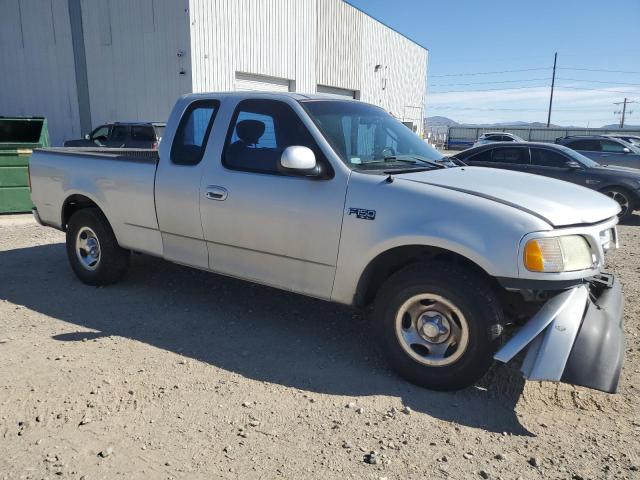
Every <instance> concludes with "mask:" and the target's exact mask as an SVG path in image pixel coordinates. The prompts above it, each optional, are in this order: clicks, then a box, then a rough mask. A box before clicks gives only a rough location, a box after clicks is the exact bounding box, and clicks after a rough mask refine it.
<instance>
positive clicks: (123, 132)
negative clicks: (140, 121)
mask: <svg viewBox="0 0 640 480" xmlns="http://www.w3.org/2000/svg"><path fill="white" fill-rule="evenodd" d="M130 135H131V133H130V129H129V126H128V125H114V126H113V128H112V129H111V134H110V135H109V138H108V140H107V141H106V146H107V147H109V148H125V147H126V146H127V142H128V141H129V138H130Z"/></svg>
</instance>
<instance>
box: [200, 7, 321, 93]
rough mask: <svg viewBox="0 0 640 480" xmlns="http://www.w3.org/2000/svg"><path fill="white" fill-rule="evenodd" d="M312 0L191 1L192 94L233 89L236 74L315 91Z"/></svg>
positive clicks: (297, 88)
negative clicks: (293, 82)
mask: <svg viewBox="0 0 640 480" xmlns="http://www.w3.org/2000/svg"><path fill="white" fill-rule="evenodd" d="M315 1H316V0H305V1H304V2H301V1H299V0H216V1H211V0H190V1H189V4H190V10H191V49H192V52H193V54H192V55H193V56H192V64H193V91H194V92H207V91H226V90H234V84H235V76H236V72H242V73H247V74H259V75H264V76H269V77H276V78H281V79H286V80H292V81H295V82H296V84H295V90H296V91H302V92H310V91H314V90H313V88H315V81H314V80H315V71H314V65H315V48H314V44H313V40H314V32H315V15H314V11H315V9H314V5H315Z"/></svg>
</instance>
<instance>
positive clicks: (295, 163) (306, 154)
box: [278, 145, 320, 177]
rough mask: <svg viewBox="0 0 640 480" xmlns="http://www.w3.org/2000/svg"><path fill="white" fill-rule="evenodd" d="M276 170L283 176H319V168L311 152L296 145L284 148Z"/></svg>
mask: <svg viewBox="0 0 640 480" xmlns="http://www.w3.org/2000/svg"><path fill="white" fill-rule="evenodd" d="M278 169H279V170H280V172H281V173H284V174H285V175H299V176H303V177H318V176H320V167H319V166H318V163H317V162H316V155H315V154H314V153H313V150H311V149H310V148H308V147H302V146H297V145H294V146H291V147H287V148H285V150H284V152H282V155H281V156H280V164H279V168H278Z"/></svg>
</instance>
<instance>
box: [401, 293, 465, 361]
mask: <svg viewBox="0 0 640 480" xmlns="http://www.w3.org/2000/svg"><path fill="white" fill-rule="evenodd" d="M395 323H396V335H397V337H398V341H399V342H400V345H401V346H402V349H403V350H404V351H405V352H406V353H407V354H408V355H409V356H410V357H411V358H413V359H414V360H416V361H418V362H420V363H422V364H424V365H429V366H445V365H450V364H452V363H454V362H456V361H457V360H458V359H459V358H460V357H461V356H462V354H463V353H464V352H465V350H466V349H467V346H468V344H469V325H468V323H467V320H466V319H465V317H464V315H463V314H462V312H461V311H460V310H459V309H458V308H457V307H456V306H455V305H454V304H453V303H451V302H450V301H449V300H447V299H446V298H444V297H441V296H440V295H435V294H431V293H424V294H420V295H415V296H413V297H411V298H409V299H408V300H407V301H406V302H404V303H403V304H402V306H401V307H400V308H399V309H398V313H397V314H396V322H395Z"/></svg>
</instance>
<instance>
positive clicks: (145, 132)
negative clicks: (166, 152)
mask: <svg viewBox="0 0 640 480" xmlns="http://www.w3.org/2000/svg"><path fill="white" fill-rule="evenodd" d="M126 146H127V147H128V148H153V147H154V146H157V143H156V132H155V130H154V129H153V126H151V125H131V140H129V141H128V142H127V145H126Z"/></svg>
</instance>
